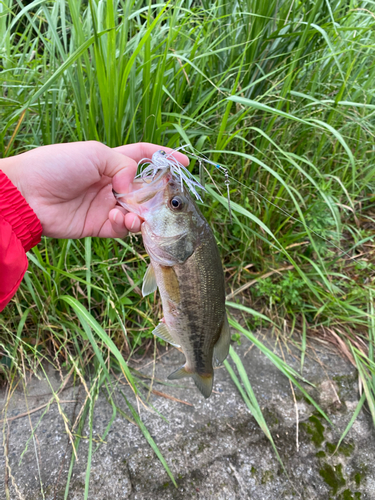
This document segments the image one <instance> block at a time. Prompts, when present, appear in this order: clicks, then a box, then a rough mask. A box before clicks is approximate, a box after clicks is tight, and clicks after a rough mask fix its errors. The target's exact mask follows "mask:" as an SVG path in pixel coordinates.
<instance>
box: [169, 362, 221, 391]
mask: <svg viewBox="0 0 375 500" xmlns="http://www.w3.org/2000/svg"><path fill="white" fill-rule="evenodd" d="M184 377H192V378H193V380H194V382H195V385H196V386H197V387H198V389H199V390H200V392H201V393H202V394H203V396H204V397H205V398H209V397H210V396H211V392H212V386H213V383H214V377H213V374H209V375H207V376H203V375H198V373H189V372H188V371H187V370H186V368H185V365H184V366H181V367H180V368H178V370H176V371H175V372H173V373H171V374H170V375H169V376H168V380H179V379H180V378H184Z"/></svg>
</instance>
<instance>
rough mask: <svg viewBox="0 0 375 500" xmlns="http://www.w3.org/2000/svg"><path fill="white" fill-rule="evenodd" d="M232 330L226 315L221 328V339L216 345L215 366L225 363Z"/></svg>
mask: <svg viewBox="0 0 375 500" xmlns="http://www.w3.org/2000/svg"><path fill="white" fill-rule="evenodd" d="M230 339H231V335H230V330H229V323H228V318H227V315H226V314H225V317H224V321H223V326H222V327H221V332H220V337H219V338H218V340H217V342H216V344H215V345H214V364H215V366H219V365H221V364H222V363H223V361H224V360H225V359H226V357H227V356H228V353H229V346H230Z"/></svg>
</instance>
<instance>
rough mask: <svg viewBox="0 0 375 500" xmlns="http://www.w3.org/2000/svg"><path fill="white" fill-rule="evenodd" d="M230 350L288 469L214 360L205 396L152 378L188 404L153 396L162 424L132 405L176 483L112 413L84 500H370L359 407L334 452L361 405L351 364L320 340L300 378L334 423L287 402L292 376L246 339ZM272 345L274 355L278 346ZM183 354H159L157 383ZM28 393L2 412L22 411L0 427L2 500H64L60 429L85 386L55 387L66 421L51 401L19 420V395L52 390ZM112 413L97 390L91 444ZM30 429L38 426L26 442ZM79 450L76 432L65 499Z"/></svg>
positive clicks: (32, 403)
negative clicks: (0, 441) (0, 433)
mask: <svg viewBox="0 0 375 500" xmlns="http://www.w3.org/2000/svg"><path fill="white" fill-rule="evenodd" d="M268 342H269V345H270V346H272V348H273V347H274V343H275V340H274V339H271V338H269V339H268ZM233 347H234V349H235V350H236V351H237V353H238V354H239V355H240V357H241V359H242V361H243V363H244V365H245V367H246V369H247V373H248V375H249V379H250V381H251V384H252V385H253V388H254V391H255V394H256V396H257V398H258V401H259V404H260V405H261V407H262V410H263V412H264V415H265V418H266V420H267V423H268V425H269V427H270V429H271V432H272V435H273V438H274V440H275V443H276V446H277V449H278V451H279V453H280V456H281V458H282V460H283V463H284V465H285V468H286V472H284V471H283V469H282V467H281V465H280V463H279V462H278V460H277V459H276V456H275V453H274V451H273V449H272V446H271V445H270V443H269V441H268V440H267V439H266V437H265V436H264V434H263V432H262V431H261V430H260V428H259V427H258V425H257V423H256V421H255V420H254V418H253V417H252V415H251V414H250V412H249V410H248V409H247V407H246V405H245V404H244V402H243V400H242V398H241V396H240V395H239V393H238V392H237V390H236V388H235V386H234V384H233V382H232V380H231V378H230V376H229V375H228V373H227V371H226V369H225V368H219V369H217V370H216V371H215V386H214V390H215V393H214V394H212V396H211V397H210V398H209V399H208V400H204V398H203V397H202V396H201V395H200V393H199V392H198V390H197V389H196V388H195V386H194V384H193V382H192V381H190V380H188V379H185V380H183V381H181V382H182V384H181V385H180V386H179V387H170V386H165V385H161V384H159V383H156V382H155V383H154V386H153V387H154V389H156V390H157V391H161V392H163V393H166V394H168V395H170V396H174V397H175V398H178V399H181V400H183V401H185V402H188V403H190V404H191V405H192V406H189V405H187V404H183V403H179V402H176V401H172V400H170V399H166V398H165V397H161V396H158V395H155V394H153V395H151V398H150V402H151V404H152V405H153V406H154V408H155V409H156V410H157V411H158V412H160V413H161V414H162V415H163V416H164V417H165V419H166V420H163V419H162V418H161V417H159V416H158V415H157V414H156V413H155V412H154V413H153V412H150V411H148V410H146V409H145V408H144V407H143V406H142V405H139V412H140V416H141V418H142V421H143V422H144V423H145V425H146V426H147V428H148V429H149V431H150V433H151V435H152V436H153V438H154V439H155V442H156V443H157V445H158V447H159V449H160V450H161V452H162V453H163V455H164V457H165V459H166V461H167V463H168V465H169V467H170V469H171V471H172V473H173V474H174V477H175V479H176V481H177V483H178V488H177V489H176V488H175V487H174V486H173V484H172V481H171V480H170V478H169V477H168V475H167V473H166V472H165V470H164V468H163V466H162V465H161V463H160V462H159V460H158V459H157V458H156V456H155V454H154V453H153V451H152V450H151V448H150V447H149V445H148V444H147V442H146V440H145V438H144V436H143V434H142V432H141V431H140V429H139V428H138V427H137V426H135V425H134V424H132V423H130V422H129V421H127V420H126V419H125V418H123V417H122V416H121V414H120V413H119V412H117V414H116V417H115V419H114V422H113V425H112V427H111V430H110V432H109V434H108V435H107V436H106V438H105V444H101V445H100V447H99V448H98V450H97V451H95V452H94V453H93V456H92V464H91V470H90V472H91V476H90V487H89V492H88V498H89V499H90V500H92V499H94V500H114V499H129V500H151V499H152V500H154V499H155V500H159V499H160V500H169V499H171V500H172V499H173V500H185V499H199V500H211V499H212V500H214V499H215V500H242V499H252V500H275V499H285V500H289V499H290V500H291V499H297V498H300V499H306V500H310V499H311V500H312V499H314V500H320V499H321V500H329V499H338V500H351V499H353V500H354V499H355V500H357V499H361V500H367V499H375V461H374V456H375V455H374V452H375V439H374V429H373V426H372V423H371V419H370V417H369V414H368V412H367V410H366V409H364V410H362V411H361V413H360V415H359V417H358V419H357V420H356V422H355V423H354V425H353V427H352V429H351V430H350V432H349V434H348V435H347V437H346V438H345V440H344V442H343V445H342V446H341V447H340V449H339V450H338V451H337V452H336V453H335V454H333V451H334V450H335V445H336V444H337V441H338V439H339V437H340V435H341V433H342V432H343V430H344V429H345V427H346V425H347V423H348V422H349V420H350V418H351V416H352V414H353V412H354V410H355V408H356V404H357V402H358V386H357V375H356V372H355V370H354V369H353V367H352V366H351V365H350V364H348V363H347V362H346V361H345V360H343V359H342V358H341V357H339V356H338V355H335V354H332V353H331V352H330V351H329V350H327V348H325V347H322V345H319V344H317V343H316V344H314V348H313V349H310V350H309V356H308V357H307V358H306V361H305V367H304V372H303V375H304V376H305V377H306V378H307V379H308V380H309V381H311V382H313V383H314V384H315V386H316V387H315V388H312V387H309V386H308V385H307V384H305V385H304V387H305V388H306V389H307V390H308V391H309V393H311V395H312V396H314V397H315V398H316V400H317V401H318V402H319V404H320V405H321V406H322V407H323V408H324V410H325V411H326V412H327V414H328V415H329V418H330V419H331V421H332V424H333V425H332V426H330V425H329V424H328V423H327V422H326V421H325V420H324V419H323V418H322V417H321V416H320V415H319V414H318V413H317V412H316V410H315V408H314V407H313V406H312V405H311V404H309V403H308V402H307V400H306V399H305V398H304V397H303V396H302V395H301V393H299V392H298V391H296V393H295V396H296V400H294V398H293V394H292V391H291V386H290V383H289V381H288V380H287V379H286V378H285V377H284V376H283V375H281V374H280V372H279V371H278V370H277V369H276V368H275V366H274V365H273V364H272V363H271V361H270V360H269V359H267V358H266V357H265V356H264V355H263V354H262V353H261V352H260V351H259V350H258V349H257V348H256V347H251V344H250V342H248V341H243V342H242V344H241V346H238V345H237V344H234V346H233ZM275 352H276V353H277V354H279V355H281V352H280V350H278V349H275ZM283 353H284V356H285V359H286V361H287V362H288V363H289V364H291V365H292V366H293V367H294V368H295V369H296V370H298V369H299V358H298V357H297V356H295V357H294V356H293V355H292V353H289V354H288V353H287V352H286V349H285V347H284V348H283ZM313 358H315V359H313ZM182 359H183V357H182V355H181V354H180V353H179V352H178V351H177V350H175V349H173V348H171V349H169V351H168V352H167V353H164V355H163V356H161V357H160V358H159V360H158V361H157V363H156V368H155V377H156V378H157V379H160V380H166V377H167V375H168V374H169V373H171V372H172V371H173V370H175V369H176V368H177V367H178V366H179V365H180V364H181V361H182ZM137 367H138V368H141V369H142V371H143V373H146V374H151V373H152V369H153V366H152V363H151V362H150V359H145V360H143V361H142V362H141V363H139V365H137ZM48 376H49V379H50V381H51V383H52V386H53V387H55V389H56V388H57V387H58V386H59V384H61V380H60V375H59V373H58V372H52V373H51V372H49V373H48ZM120 390H122V391H123V392H124V394H126V396H127V397H128V398H129V400H130V401H131V402H132V403H133V405H134V406H135V407H137V404H136V402H135V399H134V397H133V396H132V392H131V390H130V389H129V387H127V386H125V385H121V384H117V388H116V390H115V392H114V397H115V399H116V402H117V404H118V406H119V407H120V408H122V409H123V411H125V412H126V413H127V414H128V415H130V412H129V410H128V408H127V406H126V403H125V401H124V399H123V397H122V396H121V393H120ZM26 393H27V397H26V399H25V394H24V390H23V389H22V386H21V385H20V386H19V387H18V388H17V389H16V391H15V392H14V394H13V396H12V398H11V400H10V403H9V406H8V410H7V417H8V419H11V418H13V417H17V416H18V417H19V418H16V419H14V420H10V421H8V426H6V425H4V427H3V441H4V442H6V443H7V453H6V455H7V460H8V466H7V464H6V458H5V456H4V448H3V450H2V453H1V458H0V470H2V471H4V472H3V473H2V474H1V477H0V498H6V490H8V492H9V498H10V499H11V500H18V499H25V500H36V499H45V500H62V499H63V498H64V494H65V485H66V478H67V474H68V470H69V464H70V457H71V453H72V447H71V445H70V443H69V439H68V435H67V432H66V427H65V425H68V426H69V428H71V426H72V424H73V422H74V421H75V419H76V417H77V415H78V414H79V410H80V408H81V406H82V402H83V400H84V399H85V390H84V388H83V386H82V385H77V386H76V387H71V388H68V389H66V390H64V391H63V392H62V393H61V394H60V399H61V400H62V401H69V402H63V403H61V409H62V410H63V412H64V413H65V414H66V416H67V418H68V421H67V422H66V424H65V423H64V419H63V417H62V414H61V413H60V411H59V408H58V406H57V405H56V404H53V405H51V406H50V408H49V410H48V411H47V412H46V413H45V414H44V415H43V413H44V412H45V410H46V409H45V408H44V409H41V410H39V411H37V412H34V413H32V414H31V415H30V416H22V417H20V415H22V414H23V413H24V412H26V411H27V407H26V402H25V401H26V400H27V405H28V410H32V409H34V408H38V407H39V406H41V405H43V404H44V403H45V402H47V401H48V400H49V398H50V396H51V388H50V386H49V384H48V383H47V382H46V380H45V377H43V376H41V380H37V379H36V378H33V379H32V380H30V381H28V383H27V387H26ZM145 394H146V392H145ZM6 398H7V392H6V388H4V389H2V392H1V393H0V405H2V406H3V407H4V405H5V401H6ZM296 409H298V427H297V425H296ZM41 417H42V418H41ZM111 417H112V407H111V406H110V405H109V404H108V402H107V400H106V398H105V395H104V393H100V394H99V397H98V399H97V400H96V402H95V407H94V418H93V421H94V438H95V440H96V442H100V440H101V436H102V435H103V433H104V430H105V428H106V426H107V424H108V422H109V421H110V419H111ZM2 418H3V417H2ZM38 423H39V425H38ZM31 426H32V427H33V429H34V430H35V433H34V439H33V438H32V437H31ZM297 429H298V450H297V436H296V431H297ZM88 433H89V430H88V427H87V425H86V426H85V428H84V429H83V431H82V435H83V436H84V437H85V438H87V436H88ZM30 437H31V438H30ZM88 448H89V446H88V440H87V439H83V440H82V441H81V445H80V447H79V449H78V462H76V463H75V465H74V469H73V475H72V481H71V486H70V490H69V493H68V494H67V496H66V498H67V499H69V500H81V499H83V498H84V489H85V474H86V463H87V454H88ZM5 483H6V484H7V485H8V486H7V488H5Z"/></svg>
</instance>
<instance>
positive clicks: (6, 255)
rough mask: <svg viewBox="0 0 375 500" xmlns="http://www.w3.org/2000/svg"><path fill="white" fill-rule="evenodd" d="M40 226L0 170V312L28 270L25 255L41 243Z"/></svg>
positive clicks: (28, 207)
mask: <svg viewBox="0 0 375 500" xmlns="http://www.w3.org/2000/svg"><path fill="white" fill-rule="evenodd" d="M41 236H42V226H41V224H40V222H39V219H38V217H37V216H36V215H35V213H34V212H33V210H32V209H31V207H30V206H29V205H28V204H27V201H26V200H25V198H24V197H23V196H22V194H21V193H20V192H19V191H18V189H17V188H16V187H15V186H14V185H13V184H12V183H11V182H10V180H9V179H8V177H7V176H6V175H5V174H4V173H3V172H2V171H1V170H0V311H2V310H3V309H4V307H5V306H6V305H7V304H8V302H9V301H10V299H11V298H12V297H13V295H14V294H15V293H16V290H17V288H18V287H19V285H20V283H21V281H22V278H23V276H24V274H25V272H26V269H27V258H26V252H28V251H29V250H30V248H32V247H33V246H35V245H37V244H38V243H39V242H40V239H41Z"/></svg>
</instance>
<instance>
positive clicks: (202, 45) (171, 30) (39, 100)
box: [0, 0, 375, 498]
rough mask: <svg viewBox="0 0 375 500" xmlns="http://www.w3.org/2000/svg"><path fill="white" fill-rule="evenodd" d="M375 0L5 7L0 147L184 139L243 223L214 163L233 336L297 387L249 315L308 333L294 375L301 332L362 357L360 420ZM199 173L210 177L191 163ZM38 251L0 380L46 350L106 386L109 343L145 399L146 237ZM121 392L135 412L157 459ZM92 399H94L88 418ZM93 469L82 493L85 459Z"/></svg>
mask: <svg viewBox="0 0 375 500" xmlns="http://www.w3.org/2000/svg"><path fill="white" fill-rule="evenodd" d="M374 7H375V3H374V2H373V1H359V0H336V1H335V2H333V1H330V0H328V1H326V0H314V1H312V0H306V1H304V2H300V1H297V0H289V1H287V0H278V1H276V0H269V1H267V2H264V1H260V0H236V1H234V2H228V1H223V0H215V1H208V0H200V1H193V0H180V1H178V2H171V1H169V2H157V3H154V2H151V1H149V2H147V1H144V0H129V1H121V0H113V1H105V2H103V1H99V0H89V2H86V1H80V0H54V1H43V0H35V1H33V2H22V1H21V0H17V1H12V0H3V1H2V3H1V4H0V64H1V69H2V71H1V73H0V79H1V81H2V89H3V91H2V96H1V99H0V107H1V114H0V120H1V127H0V130H1V133H0V149H1V155H2V156H3V157H4V156H9V155H14V154H18V153H20V152H22V151H25V150H27V149H30V148H34V147H36V146H40V145H45V144H52V143H58V142H68V141H81V140H90V139H94V140H99V141H102V142H104V143H106V144H107V145H109V146H111V147H114V146H118V145H121V144H125V143H129V142H137V141H147V142H154V143H158V144H163V145H165V146H170V147H174V148H175V147H179V146H181V145H187V147H186V150H187V151H188V150H189V147H190V145H191V146H192V147H194V148H195V149H190V151H195V152H197V151H198V152H200V154H202V155H205V156H207V157H209V158H210V159H211V160H213V161H215V162H218V163H220V165H223V166H225V167H226V168H228V170H229V174H230V181H231V182H230V197H231V209H232V214H233V221H232V223H230V221H229V213H228V203H227V199H226V196H225V189H226V188H225V185H224V178H223V177H222V176H221V175H219V174H218V173H217V172H215V171H214V170H215V169H214V167H211V165H209V164H206V167H207V171H206V174H205V178H206V182H208V181H210V176H211V175H212V177H213V179H214V182H215V185H216V187H217V189H216V187H215V186H214V184H212V183H208V184H207V190H208V194H207V195H205V199H204V203H203V204H202V207H201V208H202V211H203V213H204V215H205V216H206V218H207V220H208V221H209V223H210V225H211V227H212V228H213V230H214V232H215V235H216V236H217V237H218V238H217V241H218V244H219V246H220V250H221V255H222V258H223V262H224V266H225V270H226V277H227V288H228V300H229V303H230V305H231V309H230V311H232V313H233V315H232V318H231V324H232V326H234V327H235V328H236V329H237V331H238V336H237V340H239V339H240V337H239V335H246V336H248V337H249V338H251V339H252V340H254V341H255V342H257V344H256V345H257V346H258V347H259V348H260V349H262V350H263V351H264V352H265V353H266V354H267V355H268V356H270V357H271V359H272V360H273V361H274V362H275V363H276V364H277V366H278V367H279V368H280V369H281V370H282V371H283V372H284V373H285V374H286V375H287V376H288V377H289V378H290V379H291V380H292V381H293V383H295V384H297V383H298V377H299V375H298V373H296V372H294V371H293V370H292V369H291V368H289V367H288V365H287V364H286V363H284V362H283V361H282V360H280V359H279V358H278V357H277V356H275V355H274V354H273V353H271V352H270V351H268V349H267V348H266V346H265V345H263V344H262V343H261V342H260V341H259V340H258V339H257V338H256V336H255V335H253V334H252V333H251V331H252V330H254V328H258V327H263V326H264V327H272V328H273V329H275V330H278V331H279V332H281V333H282V334H283V335H287V336H288V338H289V339H290V341H293V342H294V343H295V344H296V345H298V346H299V347H300V349H301V371H302V369H303V360H304V356H305V350H306V346H307V344H308V337H315V338H319V337H321V336H324V338H325V340H326V341H329V342H331V343H332V344H334V345H336V346H337V347H338V348H339V349H340V350H341V351H342V352H343V353H344V354H345V355H346V356H347V357H348V359H350V361H351V362H352V363H354V364H356V365H357V367H358V372H359V377H360V378H361V381H362V386H363V389H364V394H365V396H364V397H362V398H361V400H360V405H359V407H358V408H357V410H356V412H355V414H354V416H353V419H352V420H351V422H349V424H348V428H349V427H350V425H351V424H352V422H353V420H354V418H355V416H356V415H357V414H358V412H359V409H360V406H362V404H363V403H364V400H365V398H366V400H367V404H368V407H369V409H370V411H371V415H372V418H373V420H374V423H375V359H374V343H373V342H374V338H375V311H374V294H375V281H374V278H375V273H374V252H375V245H374V233H375V222H374V218H375V167H374V162H373V155H374V153H375V147H374V125H375V122H374V112H375V97H374V90H373V82H374V80H375V64H374V47H375V14H374V12H375V8H374ZM191 169H192V171H193V172H194V173H198V165H197V163H196V161H195V160H194V159H193V161H192V162H191ZM29 260H30V267H29V272H28V274H27V275H26V277H25V279H24V282H23V284H22V286H21V288H20V290H19V292H18V293H17V295H16V297H15V299H14V300H13V301H12V303H11V305H10V306H8V307H7V309H6V310H5V311H4V313H3V314H2V316H1V318H0V325H1V334H0V335H1V337H0V342H1V343H0V349H1V356H2V357H1V360H0V363H1V364H0V367H1V369H2V372H3V374H4V375H5V377H6V378H7V379H8V380H9V381H10V383H11V384H12V383H13V381H14V380H15V377H16V376H17V375H25V371H27V370H31V371H35V370H37V369H38V367H41V366H43V365H42V364H41V362H42V361H45V362H48V363H51V364H53V365H54V366H56V367H57V368H59V369H60V368H63V369H64V370H66V373H68V374H69V376H72V374H73V373H74V374H76V375H78V376H79V378H80V379H83V378H84V377H90V378H91V380H92V381H93V382H92V384H91V385H90V389H89V390H91V391H92V392H93V393H95V391H96V392H97V391H99V390H100V389H103V390H106V391H107V390H108V394H109V395H110V394H111V392H110V390H109V386H110V384H111V383H112V382H111V378H110V377H109V371H108V359H107V357H108V355H109V354H108V353H110V368H111V370H113V371H115V372H117V371H121V372H122V373H123V374H124V376H125V377H126V378H127V379H128V381H129V383H130V384H131V385H132V387H133V390H134V392H135V394H136V396H137V397H138V398H141V399H143V400H145V401H146V399H147V391H148V388H147V387H146V392H145V388H144V383H142V384H141V382H140V379H139V377H138V376H137V373H136V372H135V371H133V370H130V369H129V367H128V365H127V362H126V360H128V359H129V357H130V356H132V355H133V354H134V353H135V352H137V353H142V354H143V353H145V352H147V353H151V352H152V351H153V350H154V349H157V348H158V344H157V343H156V341H155V340H153V336H152V333H151V332H152V329H153V328H154V326H155V325H156V323H157V322H158V318H159V317H160V313H161V307H160V302H159V299H158V297H154V296H148V297H147V298H145V299H143V298H142V297H141V296H140V290H139V287H140V284H141V282H142V277H143V274H144V272H145V270H146V261H147V256H146V255H145V253H144V249H143V247H142V243H141V238H140V237H139V236H136V237H132V238H129V239H128V240H126V241H121V240H99V239H90V238H87V239H85V240H76V241H68V240H65V241H63V240H59V241H55V240H49V239H46V238H44V239H43V241H42V243H41V244H40V245H39V246H38V247H37V248H34V249H33V250H31V251H30V252H29ZM293 334H295V335H293ZM21 356H22V360H23V362H22V363H21V362H20V357H21ZM231 359H232V361H233V363H232V364H230V363H229V362H226V366H227V367H228V369H229V370H230V372H231V374H232V377H233V378H234V380H235V383H236V385H237V387H238V388H239V389H240V390H241V391H242V392H241V394H242V395H243V397H244V399H245V401H246V402H247V404H248V406H249V408H251V410H252V412H253V414H254V416H255V417H256V418H257V420H258V422H259V423H260V425H261V427H262V429H263V430H264V431H265V432H266V434H267V435H268V437H269V438H270V439H271V440H272V437H271V434H270V433H269V431H268V429H267V426H266V425H265V421H264V420H263V419H262V414H261V411H260V408H259V406H258V405H257V403H256V398H255V396H254V394H253V392H252V389H251V385H250V383H249V381H248V379H247V376H246V372H245V371H244V370H243V367H242V366H241V361H240V360H239V358H238V357H236V354H235V350H234V349H232V351H231ZM235 368H236V369H237V371H238V375H239V378H237V375H236V374H235V371H234V369H235ZM142 382H143V381H142ZM109 400H110V403H111V404H112V405H113V406H114V409H115V408H116V402H115V401H114V400H112V399H111V398H110V396H109ZM128 404H129V405H130V406H129V415H128V418H131V419H132V420H134V421H136V422H137V423H138V425H140V427H141V429H142V431H143V432H144V434H145V436H146V438H147V439H148V442H149V443H150V444H151V446H152V447H153V448H154V450H155V451H156V452H157V453H159V458H160V459H161V460H162V461H163V460H164V459H163V457H162V456H161V455H160V452H159V451H158V449H157V447H156V445H155V443H154V442H153V440H152V438H151V436H150V435H149V434H148V432H147V429H146V428H145V427H144V425H143V424H142V422H141V421H140V419H139V416H138V414H137V412H136V411H135V410H134V408H133V407H132V406H131V404H130V403H128ZM92 411H93V409H92V406H89V404H88V403H87V402H86V407H85V410H84V411H83V412H82V416H83V417H86V416H87V415H88V414H90V415H91V418H92ZM89 419H90V417H89ZM90 421H91V420H90ZM82 425H83V424H82ZM72 439H73V438H72ZM77 439H78V438H77ZM103 439H104V437H103ZM78 444H79V440H78V441H77V440H76V447H77V446H78ZM91 446H92V443H91ZM89 456H90V457H91V448H90V455H89ZM72 457H73V458H72V461H74V454H73V455H72ZM72 463H73V462H72ZM163 463H164V465H165V467H166V468H167V471H169V469H168V466H167V464H166V463H165V462H163ZM87 470H88V474H87V487H86V497H85V498H87V495H88V480H89V476H90V474H89V470H90V464H89V463H88V469H87ZM168 473H169V474H171V473H170V472H168ZM69 477H70V476H69ZM68 490H69V481H68V484H67V490H66V495H67V494H68Z"/></svg>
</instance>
